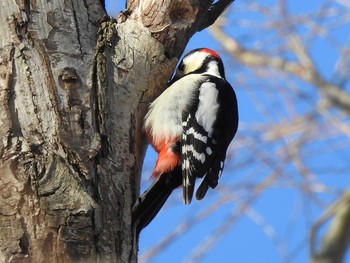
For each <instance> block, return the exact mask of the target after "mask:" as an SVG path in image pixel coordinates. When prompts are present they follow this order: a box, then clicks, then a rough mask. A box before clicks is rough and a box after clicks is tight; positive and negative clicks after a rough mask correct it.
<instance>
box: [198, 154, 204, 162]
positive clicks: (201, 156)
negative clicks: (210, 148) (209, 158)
mask: <svg viewBox="0 0 350 263" xmlns="http://www.w3.org/2000/svg"><path fill="white" fill-rule="evenodd" d="M199 157H200V160H201V163H204V162H205V154H204V153H201V154H200V156H199Z"/></svg>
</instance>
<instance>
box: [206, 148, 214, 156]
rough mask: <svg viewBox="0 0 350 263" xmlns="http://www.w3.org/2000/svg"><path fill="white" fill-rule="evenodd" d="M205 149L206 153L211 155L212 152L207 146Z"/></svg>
mask: <svg viewBox="0 0 350 263" xmlns="http://www.w3.org/2000/svg"><path fill="white" fill-rule="evenodd" d="M205 151H206V152H207V154H208V155H211V154H212V153H213V151H212V150H211V148H210V147H207V149H206V150H205Z"/></svg>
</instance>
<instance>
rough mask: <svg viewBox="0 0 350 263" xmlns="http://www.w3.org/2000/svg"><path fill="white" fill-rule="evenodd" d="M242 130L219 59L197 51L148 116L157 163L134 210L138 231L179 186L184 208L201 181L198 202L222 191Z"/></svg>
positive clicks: (184, 62) (185, 60)
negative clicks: (226, 165) (211, 191)
mask: <svg viewBox="0 0 350 263" xmlns="http://www.w3.org/2000/svg"><path fill="white" fill-rule="evenodd" d="M237 128H238V108H237V99H236V95H235V92H234V90H233V88H232V87H231V85H230V84H229V83H228V82H227V81H226V78H225V72H224V65H223V62H222V60H221V58H220V56H219V55H218V54H217V53H216V52H214V51H213V50H210V49H208V48H198V49H195V50H192V51H191V52H189V53H188V54H187V55H186V56H184V58H183V59H182V61H181V62H180V64H179V66H178V68H177V70H176V74H175V76H174V78H173V79H172V80H171V81H170V82H169V87H168V88H167V89H166V90H165V91H164V92H163V93H162V94H161V95H160V96H159V97H158V98H157V99H156V100H154V101H153V103H152V104H151V105H150V107H149V111H148V113H147V114H146V116H145V120H144V129H145V132H146V135H147V138H148V141H149V142H150V144H151V145H152V147H153V148H154V149H155V150H156V151H157V153H158V158H157V161H156V165H155V168H154V171H153V173H152V175H151V177H152V178H154V179H155V183H154V184H153V185H152V186H151V187H150V189H148V190H147V191H146V192H145V193H144V194H143V195H142V196H141V197H140V198H139V199H138V200H137V202H136V204H135V206H134V211H133V213H134V214H135V216H136V217H139V218H138V219H135V220H139V221H144V222H141V223H140V222H139V224H141V225H140V226H139V228H141V229H142V228H143V227H144V226H145V225H147V224H148V223H149V222H150V221H151V220H152V219H153V217H154V216H155V215H156V214H157V213H158V211H159V210H160V208H161V207H162V205H163V204H164V202H165V201H166V199H167V198H168V197H169V195H170V194H171V192H172V190H173V189H175V188H177V187H178V186H181V185H182V188H183V202H184V203H185V204H190V203H191V200H192V196H193V193H194V188H195V181H196V179H197V178H203V180H202V182H201V184H200V186H199V187H198V189H197V192H196V199H197V200H201V199H202V198H203V197H204V196H205V194H206V192H207V190H208V188H209V187H210V188H215V187H216V186H217V184H218V180H219V178H220V176H221V174H222V171H223V168H224V162H225V158H226V151H227V148H228V146H229V144H230V142H231V141H232V139H233V137H234V136H235V134H236V131H237ZM147 203H148V205H147ZM136 214H137V215H136Z"/></svg>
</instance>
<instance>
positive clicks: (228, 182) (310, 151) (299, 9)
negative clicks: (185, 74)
mask: <svg viewBox="0 0 350 263" xmlns="http://www.w3.org/2000/svg"><path fill="white" fill-rule="evenodd" d="M259 2H260V3H263V4H264V5H265V6H267V7H271V6H274V5H276V3H277V1H274V0H269V1H259ZM286 2H287V6H288V12H292V13H293V14H295V15H296V17H297V18H298V19H302V18H303V16H305V14H310V16H311V17H310V23H306V24H304V25H300V26H299V25H298V24H297V25H296V30H297V32H298V33H300V36H301V37H302V40H303V41H306V42H307V46H308V48H309V52H310V54H311V57H312V59H313V60H314V62H315V64H316V65H317V69H318V70H319V71H320V73H321V74H322V76H324V78H326V79H327V80H332V78H334V68H335V64H336V62H337V60H338V59H339V55H340V51H341V47H342V45H344V43H345V42H346V41H348V38H349V36H350V24H349V19H347V20H346V19H345V20H344V23H343V24H341V25H339V26H335V27H334V29H333V30H332V32H326V33H324V34H328V35H326V36H327V37H324V36H322V34H320V35H317V34H315V33H313V32H312V31H311V30H310V28H312V27H316V26H317V25H319V26H320V30H321V29H322V27H325V26H328V25H327V24H323V23H326V22H327V23H334V24H335V25H336V23H337V22H336V20H337V17H336V16H332V14H331V13H330V14H329V18H328V17H327V20H325V21H326V22H325V21H323V20H322V21H320V20H319V19H318V17H317V14H318V13H317V12H318V10H319V7H320V6H321V5H322V4H325V3H326V2H327V1H321V2H320V1H306V2H303V4H302V5H301V4H298V3H296V2H292V1H286ZM118 3H119V4H118ZM247 3H248V4H249V3H253V1H239V0H237V1H235V3H234V5H233V7H232V8H235V9H239V10H240V11H239V12H233V13H230V16H229V18H230V19H231V20H232V21H233V22H231V23H232V26H231V27H227V28H226V31H227V32H228V33H229V34H230V35H231V36H233V37H235V38H237V39H239V40H241V43H242V44H243V45H246V46H249V47H253V48H259V43H260V45H261V43H262V44H264V43H269V39H272V40H273V39H280V41H282V42H283V41H288V40H287V39H286V38H283V36H282V37H279V38H278V37H276V36H275V35H274V34H277V33H276V32H272V31H269V29H268V28H266V30H260V29H254V25H258V24H259V23H261V20H263V19H266V17H265V18H264V17H261V16H259V15H258V14H256V13H254V12H252V11H248V10H244V8H245V7H246V5H248V4H247ZM106 5H107V10H108V11H109V13H110V14H118V12H119V11H120V10H121V9H122V8H123V6H124V3H123V6H120V1H113V0H109V1H106ZM334 5H335V6H337V5H336V4H334ZM344 8H345V7H344ZM272 9H273V8H272ZM275 9H277V7H275ZM348 11H349V10H348ZM238 18H241V19H243V20H244V22H245V23H241V24H238V23H237V24H235V22H234V21H238ZM270 19H271V22H276V21H279V20H280V19H281V18H280V17H276V16H271V17H270ZM240 21H241V20H240ZM265 22H266V21H265ZM321 33H322V32H321ZM264 38H266V39H267V40H266V41H265V40H261V39H264ZM260 40H261V41H260ZM204 46H205V47H208V48H211V49H214V50H216V51H218V52H219V53H221V56H222V58H223V60H224V63H225V64H226V65H228V66H227V67H226V75H227V77H228V80H229V81H230V83H231V84H232V85H233V86H234V87H235V90H236V94H237V97H238V102H239V109H240V121H241V126H240V129H241V130H242V133H241V134H240V132H238V135H237V138H236V140H234V142H233V144H235V142H236V143H242V142H243V143H244V142H247V141H252V140H253V142H254V136H259V133H258V132H257V131H254V130H251V131H250V130H249V127H253V126H254V125H256V126H258V125H261V126H262V127H266V126H267V127H268V125H269V124H271V125H273V124H276V123H277V124H278V123H280V122H282V121H289V118H290V116H289V115H288V112H287V110H286V112H284V111H285V109H284V108H283V105H280V104H282V103H283V101H282V102H281V101H279V97H278V96H279V95H280V94H282V93H279V92H278V93H277V92H276V91H275V90H274V89H273V88H272V86H271V87H270V86H269V84H270V83H272V84H273V85H276V86H282V88H283V85H284V83H283V81H284V79H283V78H281V79H276V80H275V79H269V80H267V83H262V82H260V81H261V79H258V78H257V79H255V76H254V74H253V73H252V72H250V70H249V69H247V68H244V67H242V66H241V65H239V63H237V62H236V61H234V59H232V57H228V56H226V54H225V53H224V52H221V51H222V48H221V46H220V44H219V43H218V42H217V41H216V40H215V39H213V38H212V37H211V35H210V33H209V32H208V30H203V31H202V32H199V33H197V34H195V35H194V37H192V38H191V40H190V42H189V43H188V45H187V47H186V50H185V53H186V52H188V51H190V50H192V49H194V48H198V47H204ZM278 48H279V43H273V41H272V42H271V46H266V47H264V48H262V50H267V52H271V54H274V52H275V51H276V50H277V49H278ZM284 55H285V56H286V57H288V56H289V55H290V54H288V53H287V52H286V53H285V54H284ZM240 74H242V76H245V78H246V79H248V81H247V80H245V81H243V82H242V81H239V79H240ZM293 81H294V85H295V86H296V87H300V90H301V92H302V93H303V94H304V95H307V96H309V97H310V100H311V101H312V102H313V103H314V102H317V101H318V99H319V93H318V92H315V89H314V87H312V86H310V85H307V84H305V83H303V82H301V81H300V80H297V79H295V80H293ZM244 83H245V84H246V85H244ZM276 83H277V84H276ZM265 85H266V86H265ZM344 88H348V86H345V87H344ZM269 89H271V91H270V92H267V93H266V90H269ZM252 93H254V94H255V96H257V97H258V98H259V99H260V100H259V101H260V103H262V104H264V103H271V102H273V103H276V105H277V106H271V107H270V108H269V107H267V109H274V108H273V107H276V108H278V109H279V110H278V111H273V110H271V111H269V114H268V116H264V115H261V113H260V112H259V109H258V108H257V106H256V101H252V100H251V98H252ZM275 93H276V98H273V96H275ZM266 94H268V95H266ZM277 95H278V96H277ZM299 95H300V94H299ZM299 95H298V96H299ZM264 96H265V97H264ZM285 96H291V97H292V99H291V100H292V101H293V103H294V105H293V107H294V108H295V109H296V115H297V116H299V115H300V116H301V115H302V114H304V113H308V112H312V110H313V107H314V104H310V101H309V100H303V99H301V98H300V97H298V96H297V95H295V94H289V93H287V94H286V95H285ZM334 114H336V116H337V117H339V115H338V113H337V112H335V113H334ZM317 119H318V125H319V130H316V134H315V136H318V133H319V134H322V133H325V132H329V133H331V132H332V129H334V126H332V125H330V124H329V120H328V119H326V118H324V116H321V115H320V116H318V117H317ZM344 122H345V123H348V119H346V120H345V121H344ZM303 125H308V124H307V123H304V124H303ZM247 127H248V128H247ZM254 127H255V126H254ZM243 131H244V134H243ZM249 134H251V136H250V137H249V136H248V135H249ZM297 136H298V135H296V137H297ZM292 139H293V138H292ZM347 140H348V138H347V136H346V134H345V135H344V136H337V137H334V138H332V137H330V138H328V139H327V140H324V139H322V137H321V139H320V140H313V141H310V142H309V143H308V145H307V147H304V148H302V150H301V156H304V157H305V160H304V162H305V165H306V166H307V168H309V169H310V170H311V171H312V172H313V175H315V178H314V180H316V181H317V180H319V182H320V183H322V184H324V185H327V186H328V187H329V189H328V188H327V191H328V192H327V191H326V192H324V193H323V192H321V193H320V194H319V195H317V198H319V200H317V201H315V200H308V196H306V193H307V192H300V191H298V190H296V188H293V187H292V186H293V185H295V184H300V185H302V184H304V183H305V178H303V177H302V176H299V177H298V175H297V174H298V171H297V169H296V167H295V165H292V164H291V165H288V164H287V165H285V166H283V175H282V176H280V178H279V179H278V180H276V183H275V184H273V185H271V186H269V187H267V188H266V189H265V190H264V191H263V192H262V193H261V194H260V195H259V196H258V197H256V198H253V197H252V196H253V195H252V194H251V193H249V191H247V190H246V188H244V187H247V184H248V183H249V182H251V183H257V182H264V180H266V178H268V176H270V175H271V174H272V175H273V174H274V173H276V171H274V170H273V169H271V168H269V167H270V166H269V165H268V164H266V163H264V162H261V161H260V162H259V161H257V162H254V160H253V161H252V164H251V165H248V166H243V167H241V166H240V165H239V164H240V162H244V161H245V160H246V159H245V158H246V156H248V155H249V154H250V155H251V156H252V158H254V153H251V152H250V151H251V150H250V148H249V147H239V151H237V152H233V158H232V159H230V160H229V162H228V163H227V164H226V169H225V171H224V174H223V176H222V178H224V179H222V182H219V183H220V186H219V187H218V188H217V189H215V190H212V191H211V192H210V194H208V196H206V198H205V199H204V200H203V201H201V202H193V203H192V204H191V205H189V206H184V205H183V204H182V201H181V193H182V192H181V191H175V192H174V193H173V197H172V198H171V199H169V200H168V202H167V203H166V205H165V206H164V208H163V209H162V211H161V212H160V213H159V215H158V216H157V217H156V218H155V219H154V221H153V222H152V223H151V224H150V225H149V226H148V227H147V228H146V229H145V230H144V231H143V232H142V234H141V237H140V256H141V260H142V255H144V253H146V252H147V251H149V249H151V248H152V247H153V246H155V245H157V244H158V243H159V242H161V241H162V240H163V239H164V238H165V237H167V236H168V235H169V234H170V233H174V231H176V230H178V231H180V232H181V228H179V227H180V226H182V223H184V222H187V223H188V224H189V225H191V222H192V221H193V220H194V219H196V217H198V214H201V213H204V211H206V209H207V208H208V207H210V206H213V204H215V202H217V201H218V199H220V197H222V193H223V192H225V191H227V193H228V194H230V195H232V200H235V201H234V202H229V203H227V204H225V205H222V206H220V207H219V208H218V209H217V210H215V212H213V213H212V214H210V215H209V216H207V217H203V219H202V218H201V219H200V220H198V221H196V223H195V224H193V226H192V227H190V228H188V229H185V230H184V231H183V232H182V234H181V235H180V237H176V238H175V237H174V238H172V239H171V240H172V241H171V245H169V246H166V248H165V249H162V250H161V252H160V253H158V254H157V255H156V256H155V257H152V259H151V260H150V261H148V262H152V263H162V262H168V263H172V262H174V263H175V262H176V263H177V262H191V261H190V258H191V255H192V256H193V254H192V253H193V251H194V250H196V249H198V248H200V247H201V246H204V245H205V244H208V243H206V241H208V240H210V239H211V238H213V237H215V236H216V235H217V236H218V237H219V236H220V234H221V232H220V226H222V225H223V224H225V223H227V222H231V224H230V223H229V224H228V227H229V230H228V231H226V232H225V234H224V235H223V236H222V238H220V239H219V241H218V242H217V243H215V245H214V246H213V247H212V248H210V250H209V252H208V253H206V254H205V257H203V258H201V259H200V260H199V261H198V262H204V263H211V262H221V263H225V262H248V263H260V262H261V263H263V262H267V263H270V262H308V252H309V251H308V249H309V248H308V233H309V230H310V226H311V225H312V224H313V223H314V222H315V220H317V218H319V216H321V214H322V211H323V210H322V209H321V208H320V206H318V205H316V204H315V203H317V202H318V203H322V204H324V207H326V205H327V204H329V202H331V201H334V200H335V198H336V197H337V196H338V193H339V192H340V191H342V190H343V189H344V187H345V186H346V185H348V183H349V177H348V172H347V170H346V169H347V168H348V164H347V163H348V160H349V158H350V151H349V150H348V148H349V147H348V148H342V147H338V148H339V149H338V148H337V150H336V151H333V148H334V145H342V144H344V142H346V141H347ZM283 143H285V141H283V140H279V141H276V143H275V144H269V147H271V148H269V149H263V148H264V147H266V145H265V144H261V145H260V144H259V143H257V144H258V145H255V147H258V148H259V147H261V148H262V149H263V150H262V151H261V152H262V153H263V154H264V156H263V157H264V158H266V160H267V161H268V162H274V161H280V159H277V158H276V156H277V152H278V151H281V152H282V154H284V152H283ZM349 146H350V145H349ZM327 147H329V148H330V149H329V150H325V149H326V148H327ZM233 148H234V149H236V148H235V147H233ZM237 148H238V146H237ZM155 158H156V156H155V154H154V152H153V151H152V150H149V151H148V154H147V156H146V159H145V162H144V167H143V181H144V184H143V189H144V188H145V187H147V186H148V185H149V183H150V182H149V181H148V177H149V175H150V174H151V172H152V168H153V166H154V162H155ZM257 158H258V157H257ZM259 158H260V157H259ZM336 168H339V171H338V172H334V171H337V170H336ZM328 170H331V172H327V171H328ZM247 182H248V183H247ZM315 185H317V184H315ZM332 191H333V192H332ZM247 200H249V204H250V207H249V209H247V210H246V212H245V213H244V214H243V215H242V214H237V211H239V210H238V208H239V207H240V206H242V205H244V203H245V201H247ZM228 219H230V220H228ZM197 251H198V250H197ZM285 254H287V255H288V256H283V255H285ZM140 262H142V261H140ZM348 262H350V261H348Z"/></svg>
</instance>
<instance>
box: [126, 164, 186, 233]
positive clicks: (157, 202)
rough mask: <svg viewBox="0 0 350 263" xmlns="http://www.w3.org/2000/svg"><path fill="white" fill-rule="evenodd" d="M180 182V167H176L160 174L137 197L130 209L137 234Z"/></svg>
mask: <svg viewBox="0 0 350 263" xmlns="http://www.w3.org/2000/svg"><path fill="white" fill-rule="evenodd" d="M181 183H182V176H181V168H180V167H176V168H175V169H174V170H173V171H171V172H169V173H165V174H162V175H160V176H159V178H158V180H157V181H155V182H154V183H153V184H152V185H151V186H150V187H149V188H148V189H147V190H146V191H145V192H144V193H143V194H142V195H141V196H140V197H139V198H137V200H136V202H135V204H134V206H133V209H132V221H133V226H134V227H135V228H136V233H137V235H138V234H139V233H140V232H141V230H142V229H143V228H145V227H146V226H147V225H148V224H149V223H150V222H151V221H152V220H153V218H154V217H155V216H156V215H157V214H158V212H159V211H160V209H161V208H162V207H163V205H164V203H165V202H166V200H167V199H168V197H169V196H170V194H171V193H172V191H173V190H174V189H175V188H177V187H179V186H180V185H181Z"/></svg>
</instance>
